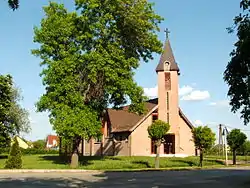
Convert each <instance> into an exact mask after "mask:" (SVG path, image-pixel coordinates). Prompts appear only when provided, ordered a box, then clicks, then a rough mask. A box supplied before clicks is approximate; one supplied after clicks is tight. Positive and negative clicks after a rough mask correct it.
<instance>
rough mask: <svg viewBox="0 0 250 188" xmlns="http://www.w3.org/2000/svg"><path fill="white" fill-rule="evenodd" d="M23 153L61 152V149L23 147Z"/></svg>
mask: <svg viewBox="0 0 250 188" xmlns="http://www.w3.org/2000/svg"><path fill="white" fill-rule="evenodd" d="M21 151H22V154H23V155H35V154H59V150H46V149H35V148H28V149H21Z"/></svg>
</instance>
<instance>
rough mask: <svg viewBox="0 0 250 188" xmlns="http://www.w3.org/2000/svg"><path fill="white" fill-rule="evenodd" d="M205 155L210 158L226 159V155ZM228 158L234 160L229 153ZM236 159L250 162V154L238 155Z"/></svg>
mask: <svg viewBox="0 0 250 188" xmlns="http://www.w3.org/2000/svg"><path fill="white" fill-rule="evenodd" d="M205 157H208V158H211V159H223V160H225V156H222V155H221V156H218V155H209V156H205ZM228 160H233V156H232V155H229V156H228ZM236 160H237V161H249V162H250V156H240V155H239V156H237V157H236Z"/></svg>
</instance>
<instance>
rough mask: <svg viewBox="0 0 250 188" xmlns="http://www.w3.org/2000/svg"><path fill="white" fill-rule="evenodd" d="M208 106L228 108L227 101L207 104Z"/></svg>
mask: <svg viewBox="0 0 250 188" xmlns="http://www.w3.org/2000/svg"><path fill="white" fill-rule="evenodd" d="M209 105H210V106H219V107H227V106H229V101H228V100H219V101H216V102H211V103H209Z"/></svg>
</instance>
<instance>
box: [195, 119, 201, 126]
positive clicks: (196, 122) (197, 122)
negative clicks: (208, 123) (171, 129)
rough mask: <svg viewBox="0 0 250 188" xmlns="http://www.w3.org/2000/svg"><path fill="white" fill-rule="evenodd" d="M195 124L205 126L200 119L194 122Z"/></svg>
mask: <svg viewBox="0 0 250 188" xmlns="http://www.w3.org/2000/svg"><path fill="white" fill-rule="evenodd" d="M194 124H195V125H203V123H202V121H201V120H198V119H197V120H195V121H194Z"/></svg>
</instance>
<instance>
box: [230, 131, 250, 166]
mask: <svg viewBox="0 0 250 188" xmlns="http://www.w3.org/2000/svg"><path fill="white" fill-rule="evenodd" d="M246 139H247V136H246V135H245V134H244V133H243V132H241V131H240V129H233V130H232V131H231V132H230V133H229V134H228V135H227V144H228V145H229V147H230V148H231V150H232V152H233V164H234V165H236V151H237V150H238V149H239V148H240V147H241V146H242V145H243V144H244V143H245V141H246Z"/></svg>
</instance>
